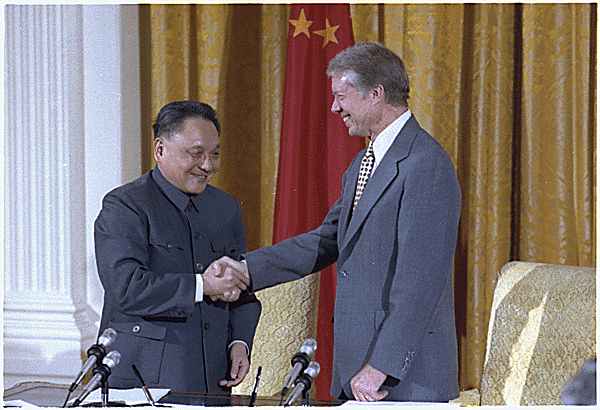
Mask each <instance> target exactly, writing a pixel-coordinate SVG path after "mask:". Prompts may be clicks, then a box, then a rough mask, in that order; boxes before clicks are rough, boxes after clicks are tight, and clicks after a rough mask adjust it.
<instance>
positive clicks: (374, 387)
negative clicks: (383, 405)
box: [350, 364, 388, 401]
mask: <svg viewBox="0 0 600 410" xmlns="http://www.w3.org/2000/svg"><path fill="white" fill-rule="evenodd" d="M386 377H387V375H386V374H384V373H382V372H380V371H379V370H377V369H376V368H374V367H373V366H371V365H370V364H367V365H365V367H363V368H362V370H361V371H360V372H358V373H357V374H356V376H354V377H353V378H352V380H350V387H351V388H352V394H354V398H355V399H356V400H358V401H378V400H382V399H383V398H384V397H385V396H387V395H388V392H387V391H386V390H381V391H380V390H379V388H380V387H381V385H382V384H383V382H384V381H385V378H386Z"/></svg>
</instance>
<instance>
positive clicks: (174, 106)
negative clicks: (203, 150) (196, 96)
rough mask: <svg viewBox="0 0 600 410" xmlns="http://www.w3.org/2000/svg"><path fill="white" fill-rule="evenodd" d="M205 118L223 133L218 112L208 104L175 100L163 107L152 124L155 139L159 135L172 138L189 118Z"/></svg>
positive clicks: (218, 132) (219, 132) (218, 131)
mask: <svg viewBox="0 0 600 410" xmlns="http://www.w3.org/2000/svg"><path fill="white" fill-rule="evenodd" d="M198 117H200V118H204V119H205V120H207V121H210V122H212V123H213V124H214V125H215V128H216V129H217V134H219V135H221V124H219V120H218V119H217V113H216V112H215V110H214V109H213V108H212V107H211V106H210V105H208V104H205V103H202V102H198V101H175V102H172V103H169V104H167V105H165V106H164V107H162V108H161V110H160V112H159V113H158V115H157V116H156V121H155V122H154V124H153V125H152V130H153V131H154V139H157V138H159V137H162V138H170V137H171V136H172V135H174V134H176V133H177V132H179V131H181V130H182V129H183V123H184V122H185V120H187V119H188V118H198Z"/></svg>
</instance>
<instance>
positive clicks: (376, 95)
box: [371, 84, 385, 104]
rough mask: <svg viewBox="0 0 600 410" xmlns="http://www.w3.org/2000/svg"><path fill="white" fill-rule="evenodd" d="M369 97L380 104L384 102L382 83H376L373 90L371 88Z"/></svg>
mask: <svg viewBox="0 0 600 410" xmlns="http://www.w3.org/2000/svg"><path fill="white" fill-rule="evenodd" d="M371 97H372V98H373V101H374V102H375V103H377V104H381V103H384V102H385V88H383V85H381V84H380V85H377V86H375V88H373V90H371Z"/></svg>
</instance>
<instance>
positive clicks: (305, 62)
mask: <svg viewBox="0 0 600 410" xmlns="http://www.w3.org/2000/svg"><path fill="white" fill-rule="evenodd" d="M353 44H354V35H353V34H352V22H351V20H350V6H349V5H348V4H305V5H302V4H293V5H292V6H291V10H290V20H289V34H288V46H287V62H286V70H285V90H284V94H283V114H282V117H283V118H282V125H281V143H280V154H279V170H278V174H277V191H276V196H275V215H274V222H273V243H278V242H280V241H282V240H284V239H287V238H290V237H292V236H295V235H299V234H301V233H305V232H309V231H311V230H313V229H315V228H317V227H318V226H319V225H320V224H321V222H322V221H323V219H324V218H325V215H326V214H327V212H328V211H329V209H330V208H331V206H332V205H333V203H334V202H335V201H336V200H337V199H338V198H339V197H340V195H341V191H342V176H343V174H344V171H345V170H346V169H347V168H348V166H349V165H350V162H351V161H352V158H354V156H355V155H356V153H357V152H358V151H360V150H361V149H363V148H364V147H365V140H364V138H357V137H351V136H350V135H349V134H348V130H347V128H346V126H345V125H344V123H343V121H342V120H341V118H340V116H339V115H337V114H333V113H332V112H331V105H332V103H333V95H332V93H331V81H330V80H329V79H328V77H327V74H326V73H325V72H326V70H327V65H328V63H329V61H330V60H331V59H332V58H333V57H334V56H335V55H336V54H337V53H339V52H340V51H342V50H344V49H346V48H347V47H348V46H351V45H353ZM335 286H336V275H335V270H334V269H333V267H330V268H327V269H326V270H324V271H322V272H321V279H320V292H319V314H318V323H317V351H316V354H315V359H314V360H315V361H317V362H318V363H319V364H320V366H321V372H320V374H319V377H317V378H316V379H315V384H316V388H317V398H318V399H321V400H326V399H329V398H330V395H329V390H330V387H331V371H332V358H333V323H332V318H333V310H334V303H335ZM299 342H300V341H299Z"/></svg>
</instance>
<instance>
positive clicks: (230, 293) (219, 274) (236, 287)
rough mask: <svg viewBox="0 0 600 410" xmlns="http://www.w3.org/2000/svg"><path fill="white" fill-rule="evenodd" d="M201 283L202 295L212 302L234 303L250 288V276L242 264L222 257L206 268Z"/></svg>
mask: <svg viewBox="0 0 600 410" xmlns="http://www.w3.org/2000/svg"><path fill="white" fill-rule="evenodd" d="M202 282H203V285H204V294H205V295H207V296H210V298H211V299H212V300H213V301H216V300H222V301H224V302H235V301H236V300H238V298H239V297H240V294H241V293H242V292H243V291H244V290H246V288H247V287H248V286H250V275H249V274H248V268H247V267H246V265H245V264H244V263H241V262H237V261H234V260H233V259H231V258H229V257H227V256H223V257H222V258H221V259H218V260H216V261H214V262H213V263H211V264H210V266H209V267H208V268H206V270H205V271H204V273H203V274H202Z"/></svg>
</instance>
